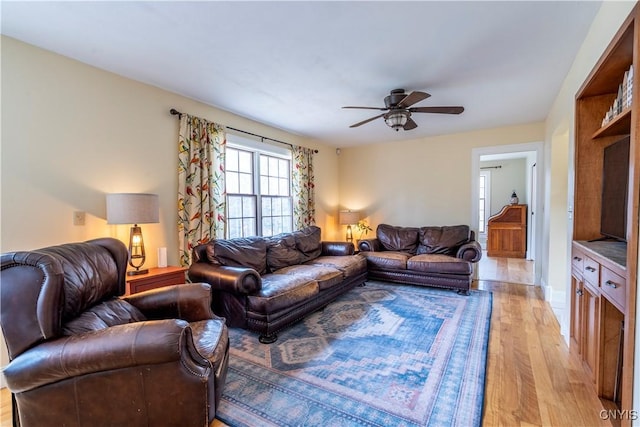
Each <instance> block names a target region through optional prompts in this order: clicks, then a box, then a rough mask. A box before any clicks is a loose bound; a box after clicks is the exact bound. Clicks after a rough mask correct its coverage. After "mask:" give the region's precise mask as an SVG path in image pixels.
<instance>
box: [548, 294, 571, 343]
mask: <svg viewBox="0 0 640 427" xmlns="http://www.w3.org/2000/svg"><path fill="white" fill-rule="evenodd" d="M542 291H543V292H544V299H545V301H547V302H548V303H549V305H550V306H551V310H552V311H553V314H554V315H555V316H556V319H557V320H558V324H559V325H560V334H561V335H562V338H564V340H565V342H566V343H567V344H568V343H569V331H568V322H566V321H565V318H566V316H567V315H568V314H569V310H568V309H567V300H566V298H567V292H566V291H564V290H563V291H559V290H557V289H553V288H552V287H551V286H548V285H546V284H543V286H542Z"/></svg>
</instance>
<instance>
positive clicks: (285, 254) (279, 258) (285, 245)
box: [267, 233, 302, 272]
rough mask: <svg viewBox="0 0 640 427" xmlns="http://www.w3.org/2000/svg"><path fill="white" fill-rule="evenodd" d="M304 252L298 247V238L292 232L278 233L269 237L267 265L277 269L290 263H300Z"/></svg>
mask: <svg viewBox="0 0 640 427" xmlns="http://www.w3.org/2000/svg"><path fill="white" fill-rule="evenodd" d="M301 261H302V253H301V252H300V251H299V250H298V248H296V239H295V237H294V236H293V234H291V233H283V234H278V235H276V236H273V237H270V238H268V239H267V267H268V268H269V271H272V272H273V271H276V270H278V269H280V268H284V267H288V266H290V265H296V264H300V262H301Z"/></svg>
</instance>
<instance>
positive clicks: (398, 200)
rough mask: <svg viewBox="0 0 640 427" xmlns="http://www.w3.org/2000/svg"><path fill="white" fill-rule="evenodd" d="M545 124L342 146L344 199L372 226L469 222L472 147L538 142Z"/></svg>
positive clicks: (341, 180)
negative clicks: (362, 213) (359, 145)
mask: <svg viewBox="0 0 640 427" xmlns="http://www.w3.org/2000/svg"><path fill="white" fill-rule="evenodd" d="M543 139H544V125H543V123H533V124H527V125H521V126H511V127H504V128H498V129H485V130H478V131H474V132H467V133H459V134H452V135H443V136H436V137H429V138H422V139H415V140H410V141H401V142H387V143H380V144H372V145H367V146H362V147H351V148H343V149H342V150H341V154H340V156H339V159H340V160H339V161H340V197H339V200H340V203H341V205H342V207H343V208H349V209H354V210H355V209H357V210H361V211H363V212H364V213H365V214H366V217H367V220H368V221H369V223H370V225H371V226H372V227H373V228H374V230H375V227H376V226H377V225H378V224H380V223H389V224H395V225H404V226H420V225H454V224H471V223H472V219H471V212H472V209H471V203H472V197H471V192H472V188H471V186H472V179H471V169H472V149H473V148H478V147H488V146H498V145H507V144H519V143H527V142H538V141H542V140H543Z"/></svg>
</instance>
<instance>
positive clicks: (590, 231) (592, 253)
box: [570, 5, 640, 426]
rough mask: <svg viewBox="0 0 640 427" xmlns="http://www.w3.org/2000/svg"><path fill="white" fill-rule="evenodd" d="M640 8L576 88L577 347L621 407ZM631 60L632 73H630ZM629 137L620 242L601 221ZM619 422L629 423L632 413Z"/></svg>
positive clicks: (632, 283) (609, 398)
mask: <svg viewBox="0 0 640 427" xmlns="http://www.w3.org/2000/svg"><path fill="white" fill-rule="evenodd" d="M639 10H640V9H639V6H638V5H636V6H635V7H634V8H633V10H632V12H631V13H630V15H629V17H628V18H627V19H626V20H625V22H624V23H623V25H622V26H621V28H620V29H619V31H618V32H617V33H616V34H615V36H614V38H613V39H612V41H611V43H610V44H609V46H608V47H607V49H606V50H605V51H604V53H603V55H602V57H601V58H600V59H599V60H598V62H597V63H596V65H595V67H594V69H593V70H592V71H591V73H590V74H589V75H588V76H587V79H586V80H585V82H584V83H583V85H582V86H581V87H580V89H579V90H578V93H577V94H576V108H575V141H574V143H575V145H574V155H575V157H574V195H573V240H574V242H573V246H572V249H573V251H572V257H571V266H572V270H571V271H572V273H571V292H572V296H571V317H570V318H571V350H572V351H575V352H578V353H579V354H580V356H581V358H582V361H583V365H584V366H585V371H586V372H587V373H589V375H590V376H591V377H592V378H593V379H594V385H595V387H596V391H597V393H598V395H599V396H600V398H601V399H603V400H605V402H604V403H605V406H606V407H607V408H611V406H612V405H615V406H616V407H617V408H619V409H621V410H623V411H631V410H632V409H633V408H632V392H633V371H634V365H633V361H634V348H635V323H636V288H637V269H638V201H639V200H638V198H639V197H638V195H639V194H640V150H639V147H638V138H639V137H640V136H639V135H638V130H639V129H640V128H639V125H640V122H639V121H638V114H639V113H640V104H639V101H640V99H639V98H640V93H639V92H638V89H639V88H640V78H639V75H640V70H639V69H638V68H639V66H640V63H639V61H638V60H639V59H640V15H639ZM631 67H632V68H633V70H634V72H633V74H632V75H633V77H632V78H631V79H627V78H625V77H626V76H628V75H629V70H630V68H631ZM623 83H625V85H624V86H621V85H622V84H623ZM625 86H626V87H631V91H628V95H627V96H624V97H622V98H624V99H625V100H627V101H628V102H626V103H624V104H623V105H621V106H620V108H618V109H617V110H616V113H617V114H615V115H614V116H613V117H611V115H609V117H607V118H606V119H605V116H606V115H607V112H608V111H609V110H610V108H611V107H612V104H614V102H615V101H616V100H617V99H620V96H619V92H620V90H621V89H624V87H625ZM627 137H628V138H629V159H628V165H624V164H623V165H622V166H620V167H622V168H625V166H627V167H628V171H629V176H628V181H627V184H628V185H627V189H626V193H625V192H624V190H622V193H621V198H622V200H626V224H625V223H624V220H623V222H618V225H620V226H621V227H619V228H620V229H621V231H618V234H617V235H619V234H620V233H621V232H622V234H624V235H626V242H620V241H614V240H606V239H602V238H603V234H605V235H606V234H608V233H606V232H604V231H603V228H608V227H609V226H610V225H611V224H610V223H609V220H607V221H602V222H603V224H602V225H603V227H601V220H602V218H603V217H604V216H606V215H603V206H604V207H610V206H611V204H610V203H607V202H606V201H603V200H602V194H603V181H605V180H604V179H603V176H604V174H603V170H605V167H604V166H605V165H606V164H608V162H605V149H606V148H607V147H610V146H612V144H614V143H616V142H618V141H621V140H623V139H625V138H627ZM607 151H608V152H611V151H613V150H607ZM625 161H626V160H625ZM616 167H617V166H616ZM622 182H623V183H624V178H623V181H622ZM618 187H620V188H624V185H622V186H618ZM618 187H616V188H618ZM623 212H624V211H623ZM606 213H607V214H608V213H609V209H606ZM605 225H606V227H605ZM621 422H622V425H625V426H626V425H630V423H631V420H630V419H629V417H627V419H625V418H623V419H622V420H621Z"/></svg>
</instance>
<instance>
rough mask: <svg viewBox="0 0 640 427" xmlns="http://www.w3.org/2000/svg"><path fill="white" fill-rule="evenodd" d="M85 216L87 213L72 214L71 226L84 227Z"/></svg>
mask: <svg viewBox="0 0 640 427" xmlns="http://www.w3.org/2000/svg"><path fill="white" fill-rule="evenodd" d="M86 216H87V213H86V212H84V211H75V212H73V225H84V221H85V217H86Z"/></svg>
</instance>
